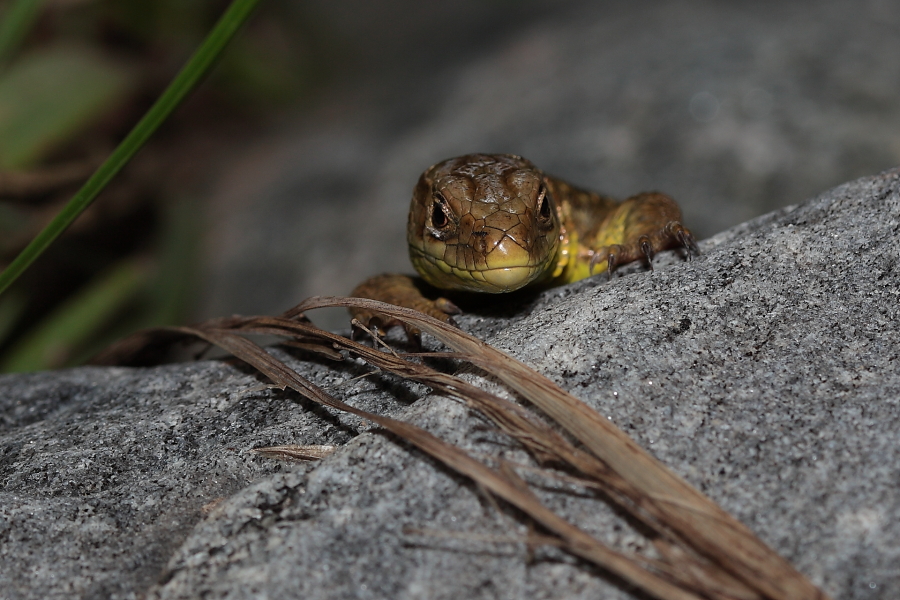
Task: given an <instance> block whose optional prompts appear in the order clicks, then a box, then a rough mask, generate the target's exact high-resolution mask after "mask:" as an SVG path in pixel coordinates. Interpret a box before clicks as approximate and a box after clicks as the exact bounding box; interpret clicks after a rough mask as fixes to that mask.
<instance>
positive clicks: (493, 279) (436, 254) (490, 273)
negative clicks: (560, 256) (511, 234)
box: [409, 242, 557, 294]
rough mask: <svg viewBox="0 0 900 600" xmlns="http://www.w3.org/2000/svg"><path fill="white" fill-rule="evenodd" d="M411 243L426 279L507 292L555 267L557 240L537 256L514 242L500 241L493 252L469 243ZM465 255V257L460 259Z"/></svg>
mask: <svg viewBox="0 0 900 600" xmlns="http://www.w3.org/2000/svg"><path fill="white" fill-rule="evenodd" d="M426 246H437V247H426V248H421V247H416V246H413V245H410V247H409V253H410V259H411V260H412V263H413V266H414V267H415V268H416V271H418V272H419V274H420V275H421V276H422V278H423V279H425V281H427V282H428V283H430V284H431V285H433V286H435V287H438V288H441V289H453V290H463V291H470V292H488V293H494V294H497V293H504V292H512V291H515V290H517V289H519V288H522V287H524V286H526V285H528V284H529V283H532V282H534V281H537V280H539V279H541V276H542V275H544V274H546V273H547V272H548V271H552V268H549V266H550V265H551V264H552V263H553V260H554V257H555V256H556V250H557V244H556V243H554V244H550V245H547V246H544V247H543V248H542V250H543V251H542V252H541V253H540V254H539V255H538V256H535V254H534V253H533V252H529V251H528V250H526V249H525V248H523V247H521V246H519V245H516V244H514V243H509V244H504V243H503V242H501V243H500V244H498V246H497V247H495V248H494V249H493V251H492V252H490V253H488V254H486V255H485V254H481V253H479V252H478V251H477V250H476V249H474V248H472V247H470V246H465V245H464V246H456V247H451V246H449V245H445V244H433V245H432V244H426ZM460 258H462V260H459V259H460Z"/></svg>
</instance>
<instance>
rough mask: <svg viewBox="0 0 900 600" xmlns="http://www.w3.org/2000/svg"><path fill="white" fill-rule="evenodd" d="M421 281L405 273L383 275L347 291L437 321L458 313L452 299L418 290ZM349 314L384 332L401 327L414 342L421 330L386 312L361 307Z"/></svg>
mask: <svg viewBox="0 0 900 600" xmlns="http://www.w3.org/2000/svg"><path fill="white" fill-rule="evenodd" d="M423 285H424V284H423V283H421V280H419V279H418V278H414V277H410V276H409V275H396V274H392V273H390V274H385V275H376V276H375V277H370V278H369V279H366V280H365V281H363V282H362V283H361V284H359V285H358V286H356V288H355V289H354V290H353V291H352V292H350V295H351V296H353V297H354V298H368V299H370V300H379V301H381V302H387V303H388V304H394V305H396V306H403V307H406V308H412V309H414V310H417V311H419V312H422V313H425V314H426V315H429V316H432V317H434V318H436V319H440V320H441V321H445V322H450V316H451V315H456V314H459V313H460V312H462V311H461V310H460V309H459V308H458V307H457V306H456V305H455V304H453V302H451V301H450V300H447V299H446V298H442V297H439V298H437V299H434V300H432V299H430V298H428V297H427V296H425V294H423V293H422V289H421V287H420V286H423ZM350 314H351V316H352V317H353V318H355V319H357V320H358V321H359V322H360V323H362V324H363V325H364V326H366V327H369V328H371V329H374V330H376V332H378V333H381V334H383V333H385V332H386V331H387V330H388V329H390V328H392V327H397V326H401V327H403V328H404V330H405V331H406V336H407V339H408V340H409V341H410V343H411V344H413V345H418V343H419V339H420V336H421V332H420V331H419V330H418V329H416V328H415V327H412V326H410V325H407V324H405V323H402V322H401V321H398V320H397V319H395V318H393V317H390V316H388V315H385V314H382V313H378V312H373V311H370V310H363V309H357V308H354V309H351V310H350Z"/></svg>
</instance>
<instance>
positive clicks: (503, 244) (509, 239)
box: [407, 154, 560, 293]
mask: <svg viewBox="0 0 900 600" xmlns="http://www.w3.org/2000/svg"><path fill="white" fill-rule="evenodd" d="M557 212H558V209H557V206H556V204H555V202H554V200H553V197H552V196H551V194H550V189H549V186H548V184H547V181H546V180H545V177H544V174H543V173H541V171H540V170H539V169H538V168H537V167H535V166H534V165H533V164H531V163H530V162H529V161H527V160H525V159H524V158H521V157H518V156H513V155H510V154H468V155H466V156H460V157H459V158H452V159H450V160H445V161H444V162H441V163H438V164H436V165H434V166H433V167H431V168H430V169H428V170H427V171H425V172H424V173H423V174H422V177H420V178H419V183H418V184H417V185H416V188H415V190H414V192H413V198H412V205H411V207H410V211H409V224H408V226H407V240H408V241H409V253H410V258H411V259H412V263H413V265H414V266H415V268H416V270H417V271H418V272H419V274H420V275H421V276H422V277H423V278H424V279H425V280H426V281H427V282H428V283H430V284H432V285H434V286H437V287H439V288H443V289H458V290H469V291H478V292H494V293H497V292H511V291H513V290H516V289H519V288H521V287H522V286H524V285H527V284H528V283H531V282H532V281H535V280H536V279H539V278H540V277H541V276H542V275H544V274H545V273H547V272H548V271H552V270H553V267H554V266H555V264H556V254H557V251H558V249H559V244H560V217H559V215H558V214H557Z"/></svg>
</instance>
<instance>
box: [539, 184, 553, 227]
mask: <svg viewBox="0 0 900 600" xmlns="http://www.w3.org/2000/svg"><path fill="white" fill-rule="evenodd" d="M538 202H539V203H540V204H539V206H540V208H539V209H538V218H539V219H540V220H541V221H543V222H549V221H550V219H551V218H552V217H553V208H552V199H551V198H550V192H548V191H547V188H545V187H544V186H541V191H540V193H539V194H538Z"/></svg>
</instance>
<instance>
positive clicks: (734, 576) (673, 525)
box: [98, 297, 827, 600]
mask: <svg viewBox="0 0 900 600" xmlns="http://www.w3.org/2000/svg"><path fill="white" fill-rule="evenodd" d="M332 306H342V307H351V306H353V307H360V308H364V309H366V310H371V311H377V312H380V313H384V314H387V315H389V316H391V317H394V318H396V319H398V320H400V321H402V322H404V323H406V324H409V325H411V326H413V327H414V328H416V329H419V330H421V331H423V332H425V333H428V334H430V335H432V336H434V337H435V338H437V339H438V340H440V341H441V342H443V343H444V344H445V345H447V346H448V347H450V348H452V349H453V350H454V351H455V352H453V353H452V354H450V356H452V357H453V358H455V359H460V360H464V361H468V362H470V363H472V364H473V365H475V366H477V367H479V368H481V369H483V370H484V371H486V372H488V373H490V374H491V375H493V376H494V377H496V378H497V379H499V380H500V381H502V382H503V383H505V384H506V385H507V386H509V387H510V388H511V389H513V390H515V391H516V392H518V393H519V394H520V395H521V396H522V397H523V398H525V399H527V400H528V401H529V402H530V403H531V404H532V405H533V406H534V407H537V408H538V409H540V411H541V412H542V413H543V415H544V417H546V418H549V420H550V421H551V422H552V423H553V424H554V425H555V426H551V425H550V424H548V423H547V422H546V421H545V420H544V418H542V417H540V416H538V415H536V414H534V413H533V412H532V411H531V410H530V409H527V408H524V407H523V406H520V405H519V404H516V403H514V402H511V401H509V400H507V399H504V398H502V397H499V396H497V395H494V394H491V393H489V392H487V391H485V390H483V389H481V388H479V387H477V386H475V385H473V384H471V383H469V382H467V381H464V380H463V379H460V378H458V377H455V376H453V375H448V374H446V373H442V372H440V371H437V370H435V369H432V368H431V367H429V366H427V365H425V364H422V363H420V362H415V360H413V359H412V357H411V356H400V355H398V354H396V353H394V352H383V351H380V350H378V349H375V348H371V347H369V346H365V345H363V344H360V343H357V342H354V341H352V340H350V339H347V338H345V337H343V336H340V335H337V334H333V333H330V332H327V331H324V330H321V329H318V328H317V327H315V326H314V325H312V324H311V323H309V321H308V320H306V319H305V317H303V313H304V311H308V310H312V309H315V308H321V307H332ZM246 334H265V335H275V336H279V337H281V338H284V339H286V340H287V341H288V342H290V343H291V344H292V345H295V346H300V347H302V348H304V349H306V350H310V351H315V352H319V353H320V354H322V355H324V356H328V357H330V358H337V357H339V356H340V354H339V353H338V352H337V351H346V352H349V353H350V354H351V355H355V356H358V357H360V358H362V359H363V360H365V361H367V362H368V363H369V364H371V365H373V366H375V367H377V368H379V369H382V370H384V371H387V372H390V373H393V374H395V375H398V376H400V377H403V378H406V379H410V380H413V381H417V382H420V383H423V384H425V385H428V386H429V387H431V388H432V389H433V390H435V391H436V392H438V393H441V394H445V395H447V396H451V397H454V398H458V399H460V400H462V401H464V402H466V403H467V405H468V406H470V407H471V408H472V409H473V410H476V411H478V412H480V413H481V414H483V415H484V416H485V417H486V418H487V419H489V420H490V421H491V422H493V423H494V424H495V425H496V426H497V427H498V428H499V429H500V430H501V431H503V432H504V433H506V434H507V435H509V436H511V437H513V438H515V439H516V440H518V441H519V442H520V443H521V444H522V445H523V446H524V447H525V448H526V449H528V450H529V452H530V453H531V454H532V455H533V456H534V457H535V458H536V459H537V460H538V461H539V462H541V463H545V464H546V463H548V462H549V463H556V464H562V465H565V466H566V469H567V470H568V471H569V472H570V473H572V474H574V475H575V476H577V477H578V478H580V479H583V480H585V481H587V482H588V483H589V484H590V485H592V486H596V487H598V488H600V489H602V490H603V491H604V492H605V494H606V496H607V497H608V498H609V499H610V500H611V501H612V502H615V503H616V504H617V505H618V506H619V507H620V508H621V509H623V510H625V511H626V512H627V513H629V514H630V515H631V516H632V517H633V518H635V519H637V520H638V521H640V522H641V523H643V524H644V525H646V526H647V527H649V528H650V529H651V530H652V531H653V532H654V533H655V537H654V538H653V544H654V546H655V547H656V549H657V551H658V553H659V556H660V557H661V558H659V559H651V558H647V557H642V556H639V555H634V554H631V555H626V554H623V553H621V552H618V551H616V550H613V549H611V548H609V547H607V546H606V545H604V544H603V543H602V542H600V541H599V540H597V539H595V538H594V537H592V536H590V535H589V534H587V533H586V532H584V531H583V530H581V529H579V528H578V527H577V526H576V525H575V524H573V523H570V522H568V521H567V520H566V519H564V518H563V517H561V516H560V515H558V514H556V513H554V512H553V511H552V510H550V509H549V508H547V507H546V506H545V505H544V504H542V503H541V501H540V500H539V498H538V497H537V496H536V495H535V493H534V492H533V491H532V490H531V488H530V487H529V486H528V484H527V483H526V482H525V481H524V480H523V479H522V478H521V477H520V476H519V475H518V474H517V473H516V471H515V470H514V469H513V468H512V467H510V466H509V465H508V464H507V463H504V462H502V461H489V462H495V463H497V465H498V466H496V467H491V466H488V465H487V464H485V463H483V462H481V461H479V460H476V458H474V457H473V456H471V455H470V454H468V453H467V452H465V451H464V450H462V449H461V448H459V447H457V446H454V445H452V444H449V443H447V442H444V441H442V440H441V439H439V438H437V437H435V436H434V435H432V434H431V433H429V432H427V431H425V430H423V429H421V428H419V427H416V426H413V425H410V424H409V423H405V422H403V421H399V420H396V419H391V418H387V417H383V416H380V415H376V414H373V413H369V412H367V411H364V410H360V409H358V408H355V407H353V406H350V405H348V404H345V403H344V402H342V401H340V400H338V399H336V398H334V397H332V396H331V395H329V394H328V393H326V392H325V391H324V390H322V389H321V388H319V387H318V386H316V385H314V384H313V383H311V382H309V381H307V380H306V379H304V378H303V377H301V376H300V375H299V374H298V373H296V372H295V371H294V370H293V369H291V368H289V367H288V366H287V365H285V364H284V363H283V362H281V361H280V360H278V359H277V358H275V357H273V356H272V355H270V354H269V353H268V352H266V351H265V350H264V349H263V348H262V347H260V346H259V345H257V344H255V343H254V342H252V341H250V340H248V339H247V338H246V337H244V336H245V335H246ZM185 336H194V337H197V338H200V339H202V340H205V341H207V342H209V343H210V344H213V345H215V346H218V347H220V348H222V349H224V350H226V351H228V352H229V353H231V354H233V355H234V356H236V357H238V358H240V359H241V360H243V361H245V362H247V363H248V364H250V365H252V366H253V367H255V368H256V369H257V370H259V371H260V372H261V373H263V374H264V375H265V376H266V377H268V378H269V379H270V380H271V381H272V382H273V383H274V384H275V385H277V386H279V387H283V388H290V389H293V390H295V391H297V392H298V393H300V394H302V395H303V396H305V397H306V398H309V399H310V400H312V401H314V402H318V403H320V404H322V405H325V406H329V407H332V408H335V409H338V410H343V411H346V412H349V413H352V414H355V415H358V416H360V417H362V418H365V419H368V420H369V421H372V422H373V423H376V424H378V425H379V426H381V427H383V428H384V429H386V430H388V431H390V432H392V433H393V434H395V435H397V436H399V437H401V438H403V439H405V440H407V441H408V442H410V443H411V444H414V445H415V446H416V447H418V448H419V449H421V450H422V451H424V452H426V453H428V454H429V455H431V456H432V457H434V458H435V459H437V460H439V461H441V462H442V463H444V464H445V465H447V466H448V467H450V468H451V469H453V470H455V471H457V472H458V473H461V474H463V475H466V476H467V477H469V478H471V479H472V480H473V481H475V482H476V483H477V484H478V485H479V486H480V487H481V488H482V489H484V490H487V491H489V492H490V493H491V494H493V495H495V496H496V497H498V498H502V499H503V500H505V501H506V502H508V503H509V504H511V505H513V506H515V507H516V508H518V509H519V510H521V511H522V512H524V513H525V514H527V515H528V516H529V517H531V518H532V519H533V520H534V521H535V522H537V523H539V524H540V525H541V526H542V527H543V528H544V529H546V530H547V531H548V532H550V533H551V534H552V535H553V536H555V538H556V539H557V540H558V544H559V545H560V546H561V547H562V548H564V549H565V550H566V551H568V552H570V553H572V554H574V555H576V556H579V557H581V558H583V559H585V560H587V561H590V562H591V563H593V564H595V565H598V566H600V567H602V568H603V569H606V570H607V571H608V572H610V573H613V574H615V575H616V576H618V577H620V578H621V579H623V580H624V581H627V582H628V583H630V584H632V585H634V586H636V587H638V588H640V589H642V590H644V591H645V592H647V593H648V594H650V595H651V596H653V597H656V598H660V599H666V600H668V599H673V600H681V599H683V600H688V599H693V600H698V599H701V598H703V599H708V600H727V599H739V600H755V599H760V600H763V599H770V600H789V599H790V600H827V596H826V595H825V594H824V592H822V591H821V590H819V589H818V588H816V587H815V586H814V585H813V584H812V583H810V582H809V581H808V580H807V579H806V578H805V577H804V576H803V575H802V574H800V573H799V572H798V571H797V570H796V569H794V568H793V567H792V566H791V565H790V563H788V562H787V561H785V560H784V559H783V558H781V557H780V556H779V555H778V554H776V553H775V552H774V551H773V550H771V549H770V548H769V547H768V546H766V545H765V544H764V543H763V542H762V541H760V540H759V539H758V538H757V537H756V536H754V535H753V533H752V532H751V531H750V530H749V529H748V528H747V527H745V526H744V525H743V524H741V523H740V522H738V521H737V520H736V519H734V518H733V517H731V515H729V514H728V513H727V512H725V511H724V510H723V509H722V508H720V507H719V506H718V505H716V504H715V503H714V502H713V501H712V500H710V499H709V498H707V497H706V496H704V495H703V494H701V493H700V492H699V491H697V490H696V489H694V488H693V487H691V486H690V485H689V484H688V483H687V482H685V481H684V480H683V479H681V478H680V477H679V476H678V475H676V474H674V473H673V472H671V471H670V470H668V469H667V468H666V467H665V466H664V465H662V464H661V463H660V462H659V461H657V460H656V459H655V458H653V457H652V456H650V454H648V453H647V452H646V451H645V450H643V449H642V448H641V447H640V446H638V445H637V444H636V443H635V442H634V441H633V440H632V439H631V438H629V437H628V436H627V435H625V433H623V432H622V431H620V430H619V429H618V428H616V427H615V426H614V425H613V424H612V423H610V422H609V421H608V420H607V419H605V418H603V417H602V416H601V415H599V414H598V413H597V412H595V411H594V410H593V409H591V408H590V407H589V406H588V405H586V404H584V403H583V402H581V401H580V400H578V399H577V398H575V397H574V396H572V395H570V394H568V393H567V392H565V391H564V390H562V389H560V388H559V387H558V386H556V385H555V384H554V383H553V382H552V381H550V380H549V379H547V378H546V377H544V376H543V375H540V374H539V373H537V372H535V371H534V370H533V369H530V368H529V367H527V366H526V365H524V364H522V363H521V362H519V361H517V360H515V359H513V358H511V357H509V356H507V355H506V354H504V353H502V352H500V351H499V350H497V349H495V348H493V347H491V346H489V345H488V344H486V343H484V342H482V341H481V340H478V339H477V338H474V337H472V336H470V335H468V334H466V333H464V332H462V331H460V330H459V329H457V328H455V327H453V326H451V325H448V324H446V323H443V322H441V321H438V320H436V319H434V318H432V317H429V316H427V315H424V314H422V313H419V312H417V311H414V310H411V309H405V308H400V307H396V306H391V305H388V304H383V303H380V302H376V301H374V300H365V299H360V298H339V297H331V298H311V299H309V300H307V301H305V302H303V303H301V304H299V305H298V306H296V307H294V308H293V309H291V310H289V311H287V312H286V313H284V314H283V315H281V316H279V317H232V318H228V319H218V320H213V321H208V322H206V323H202V324H200V325H197V326H195V327H177V328H166V329H164V330H155V331H150V332H144V333H142V334H139V335H137V336H133V337H132V338H129V339H126V340H123V342H122V343H120V344H119V345H117V346H114V347H112V348H110V349H109V350H108V351H107V352H106V353H105V354H104V355H103V356H101V357H98V361H99V362H101V363H104V364H109V363H110V362H122V361H123V360H125V361H127V360H128V358H130V357H133V356H135V355H137V354H139V353H141V352H143V351H145V350H146V349H147V348H150V347H152V346H153V344H154V343H156V342H170V341H171V340H172V339H174V338H178V337H185ZM556 427H558V428H560V429H561V430H562V431H564V432H565V434H566V435H564V434H562V433H560V432H559V431H558V430H557V429H556ZM568 436H571V438H573V439H574V440H576V441H577V442H578V443H579V445H576V443H575V442H573V441H571V440H570V438H569V437H568ZM285 448H286V447H275V448H267V449H258V450H257V451H258V452H261V453H264V454H266V453H268V454H269V455H271V454H275V455H280V456H290V455H291V452H293V451H294V450H285ZM287 448H290V447H287Z"/></svg>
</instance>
